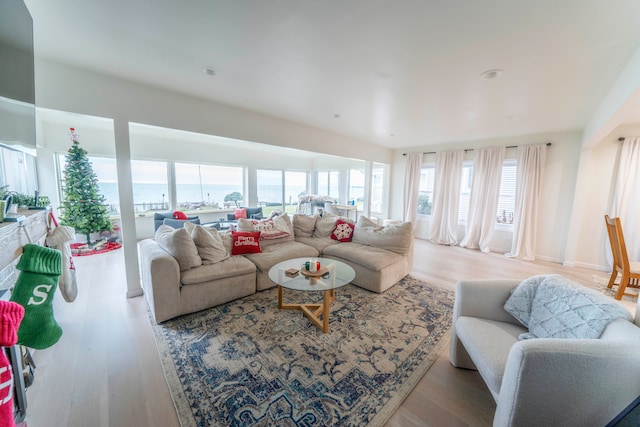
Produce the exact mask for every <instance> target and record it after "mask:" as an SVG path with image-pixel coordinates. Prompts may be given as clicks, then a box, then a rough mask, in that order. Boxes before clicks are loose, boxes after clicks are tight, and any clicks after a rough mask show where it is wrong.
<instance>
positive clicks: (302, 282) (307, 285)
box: [269, 258, 356, 334]
mask: <svg viewBox="0 0 640 427" xmlns="http://www.w3.org/2000/svg"><path fill="white" fill-rule="evenodd" d="M310 260H312V261H314V262H315V261H320V265H321V267H327V269H328V273H327V274H325V275H323V276H319V277H307V276H305V275H303V274H302V272H301V271H300V268H301V267H302V265H303V264H304V263H305V262H306V261H310ZM289 269H296V270H297V271H298V274H297V275H296V276H295V277H289V276H287V275H286V271H287V270H289ZM355 277H356V272H355V271H354V270H353V268H351V267H350V266H349V265H347V264H345V263H344V262H341V261H336V260H334V259H328V258H294V259H290V260H287V261H282V262H280V263H278V264H276V265H274V266H273V267H271V269H270V270H269V278H270V279H271V280H272V281H273V282H274V283H277V284H278V308H279V309H282V310H300V311H302V312H303V313H304V314H305V315H306V316H307V317H308V318H309V320H311V322H313V324H314V325H316V326H317V327H318V328H320V329H321V330H322V332H324V333H325V334H326V333H328V332H329V306H330V305H331V303H332V302H333V300H334V299H335V290H336V289H337V288H340V287H342V286H344V285H346V284H348V283H350V282H351V281H352V280H353V279H354V278H355ZM282 288H288V289H292V290H296V291H323V292H324V301H323V303H322V304H317V303H316V304H283V303H282ZM320 316H322V320H320Z"/></svg>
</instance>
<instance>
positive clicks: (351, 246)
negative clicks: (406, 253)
mask: <svg viewBox="0 0 640 427" xmlns="http://www.w3.org/2000/svg"><path fill="white" fill-rule="evenodd" d="M322 255H323V256H329V257H335V258H341V259H344V260H347V261H351V262H354V263H356V264H358V265H361V266H363V267H365V268H366V269H368V270H371V271H380V270H382V269H383V268H385V267H386V266H388V265H391V264H394V263H396V262H400V261H402V260H403V259H404V257H402V256H400V255H398V254H397V253H395V252H391V251H387V250H385V249H380V248H374V247H373V246H367V245H360V244H358V243H353V242H348V243H340V244H338V245H333V246H327V247H326V248H325V249H324V251H323V252H322Z"/></svg>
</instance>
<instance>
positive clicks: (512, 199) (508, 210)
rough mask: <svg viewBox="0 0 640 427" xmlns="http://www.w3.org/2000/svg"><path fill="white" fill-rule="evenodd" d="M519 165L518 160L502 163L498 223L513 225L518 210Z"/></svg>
mask: <svg viewBox="0 0 640 427" xmlns="http://www.w3.org/2000/svg"><path fill="white" fill-rule="evenodd" d="M517 172H518V164H517V161H516V160H505V161H504V162H503V163H502V178H501V180H500V197H499V198H498V212H497V214H496V222H498V223H500V224H513V215H514V213H515V210H516V175H517Z"/></svg>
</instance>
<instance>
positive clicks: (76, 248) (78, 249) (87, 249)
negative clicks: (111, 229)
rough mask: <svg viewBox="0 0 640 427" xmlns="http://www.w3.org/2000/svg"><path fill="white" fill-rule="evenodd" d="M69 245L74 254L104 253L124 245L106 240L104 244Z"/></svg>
mask: <svg viewBox="0 0 640 427" xmlns="http://www.w3.org/2000/svg"><path fill="white" fill-rule="evenodd" d="M69 246H70V247H71V254H72V255H73V256H87V255H96V254H102V253H105V252H109V251H113V250H116V249H120V248H121V247H122V245H121V244H120V243H117V242H105V243H104V244H100V245H96V244H94V245H91V246H90V245H87V244H86V243H71V244H70V245H69Z"/></svg>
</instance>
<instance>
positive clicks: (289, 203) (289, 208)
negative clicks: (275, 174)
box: [284, 171, 307, 213]
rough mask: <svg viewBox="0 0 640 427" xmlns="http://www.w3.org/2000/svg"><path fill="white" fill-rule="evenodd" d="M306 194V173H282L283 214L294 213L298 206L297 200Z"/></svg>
mask: <svg viewBox="0 0 640 427" xmlns="http://www.w3.org/2000/svg"><path fill="white" fill-rule="evenodd" d="M306 193H307V173H306V172H294V171H285V172H284V204H285V212H289V213H294V212H295V211H296V208H297V206H298V199H299V198H300V196H301V195H303V194H306Z"/></svg>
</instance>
